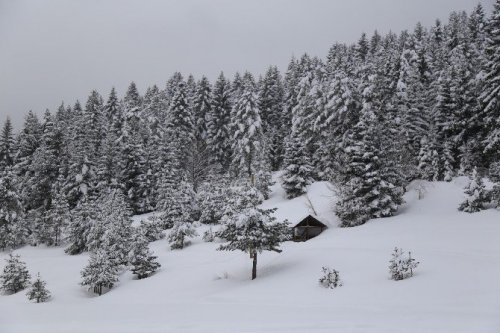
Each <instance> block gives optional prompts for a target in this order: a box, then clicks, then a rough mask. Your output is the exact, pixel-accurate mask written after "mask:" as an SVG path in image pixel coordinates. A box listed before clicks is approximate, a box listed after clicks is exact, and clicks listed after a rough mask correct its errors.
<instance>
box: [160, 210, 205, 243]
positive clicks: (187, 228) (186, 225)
mask: <svg viewBox="0 0 500 333" xmlns="http://www.w3.org/2000/svg"><path fill="white" fill-rule="evenodd" d="M195 236H198V233H197V232H196V229H195V228H194V226H193V222H192V220H191V217H190V215H189V212H183V213H182V215H181V216H180V217H178V219H177V220H176V221H175V222H174V226H173V227H172V229H171V230H170V233H169V234H168V237H167V239H168V242H169V244H170V248H171V249H172V250H176V249H183V248H184V247H186V246H187V245H189V241H188V240H187V239H188V238H193V237H195Z"/></svg>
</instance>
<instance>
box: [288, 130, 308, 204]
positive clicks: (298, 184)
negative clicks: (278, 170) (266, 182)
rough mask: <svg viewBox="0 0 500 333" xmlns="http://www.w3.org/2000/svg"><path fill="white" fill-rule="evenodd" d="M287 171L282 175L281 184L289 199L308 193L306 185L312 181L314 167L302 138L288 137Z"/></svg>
mask: <svg viewBox="0 0 500 333" xmlns="http://www.w3.org/2000/svg"><path fill="white" fill-rule="evenodd" d="M283 164H284V167H285V171H284V172H283V175H282V176H281V184H282V185H281V186H283V188H284V189H285V192H286V195H287V197H288V198H289V199H293V198H295V197H298V196H300V195H302V194H304V193H306V186H307V185H309V184H310V183H311V181H312V167H311V165H310V163H309V161H308V157H307V154H306V152H305V147H304V144H303V142H302V141H301V139H300V138H297V137H289V138H287V142H286V147H285V160H284V162H283Z"/></svg>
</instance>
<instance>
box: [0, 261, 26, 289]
mask: <svg viewBox="0 0 500 333" xmlns="http://www.w3.org/2000/svg"><path fill="white" fill-rule="evenodd" d="M5 261H7V264H6V265H5V267H4V269H3V272H2V274H1V275H0V288H1V289H2V290H3V291H4V292H6V293H12V294H15V293H17V292H18V291H20V290H23V289H25V288H26V287H28V285H29V283H30V278H31V276H30V274H29V272H28V269H27V268H26V263H24V262H23V261H21V256H20V255H18V254H15V255H14V254H12V253H11V254H9V258H8V259H5Z"/></svg>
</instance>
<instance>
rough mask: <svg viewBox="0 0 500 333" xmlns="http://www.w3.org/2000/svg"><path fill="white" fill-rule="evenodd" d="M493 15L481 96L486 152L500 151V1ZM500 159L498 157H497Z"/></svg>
mask: <svg viewBox="0 0 500 333" xmlns="http://www.w3.org/2000/svg"><path fill="white" fill-rule="evenodd" d="M493 8H494V9H493V14H492V16H491V19H490V20H489V22H488V27H487V33H488V37H487V45H486V50H485V55H486V59H487V74H486V76H485V78H484V87H483V93H482V94H481V97H480V98H481V101H482V115H483V117H484V118H485V122H486V125H487V129H488V134H487V137H486V148H485V151H486V152H489V153H491V152H495V151H498V147H499V146H500V66H498V64H499V63H500V28H499V27H500V0H497V1H496V2H495V4H494V7H493ZM496 158H497V159H498V157H496Z"/></svg>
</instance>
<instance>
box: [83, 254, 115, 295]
mask: <svg viewBox="0 0 500 333" xmlns="http://www.w3.org/2000/svg"><path fill="white" fill-rule="evenodd" d="M81 276H82V282H81V285H82V286H87V288H88V290H92V291H93V292H94V293H96V294H98V295H99V296H101V295H102V292H103V288H108V289H110V288H112V287H113V286H114V284H115V283H116V282H117V281H118V270H117V268H116V266H115V265H114V264H113V263H112V261H111V260H110V258H109V254H108V253H106V251H105V250H103V249H98V250H96V251H94V252H91V253H90V258H89V262H88V264H87V266H86V267H85V268H84V269H83V270H82V271H81Z"/></svg>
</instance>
